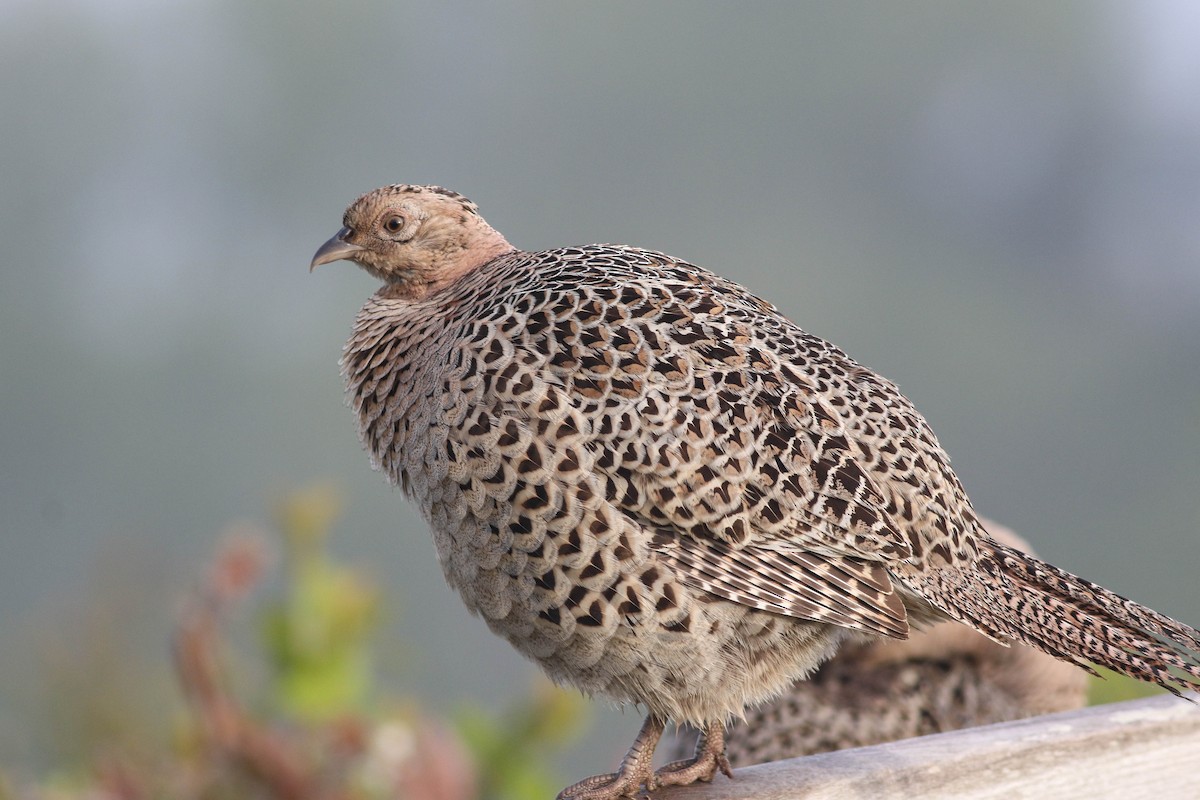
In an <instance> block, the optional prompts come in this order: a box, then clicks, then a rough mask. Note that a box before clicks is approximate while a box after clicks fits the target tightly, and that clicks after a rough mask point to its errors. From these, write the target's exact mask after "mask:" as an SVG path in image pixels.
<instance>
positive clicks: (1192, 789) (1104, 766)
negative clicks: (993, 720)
mask: <svg viewBox="0 0 1200 800" xmlns="http://www.w3.org/2000/svg"><path fill="white" fill-rule="evenodd" d="M1194 697H1195V696H1194V695H1193V698H1194ZM734 775H735V776H736V777H735V778H734V779H733V780H729V779H727V778H725V777H724V776H718V777H717V779H716V780H715V781H714V782H713V783H711V784H700V785H697V786H689V787H685V788H680V789H675V790H672V791H660V792H655V797H656V798H661V800H857V799H858V798H864V799H865V798H870V799H871V800H984V798H988V799H991V798H995V800H1001V798H1003V800H1024V799H1025V798H1029V800H1047V799H1052V800H1075V799H1076V798H1078V800H1105V799H1106V798H1114V799H1115V798H1120V800H1138V799H1139V798H1145V800H1200V705H1197V704H1196V703H1189V702H1187V701H1186V700H1181V699H1179V698H1176V697H1171V696H1167V695H1164V696H1161V697H1152V698H1147V699H1144V700H1131V701H1129V702H1126V703H1113V704H1111V705H1106V706H1094V707H1092V708H1085V709H1081V710H1079V711H1069V712H1066V713H1062V714H1051V715H1048V716H1044V717H1035V718H1032V719H1026V720H1020V721H1018V722H1006V723H1002V724H999V725H988V726H986V727H982V728H971V729H968V730H961V731H954V732H951V733H943V734H937V735H935V736H922V737H920V738H917V739H907V740H904V741H900V742H891V743H889V744H884V745H878V746H875V747H861V748H857V749H854V750H842V751H839V752H836V753H823V754H821V755H815V756H808V757H807V758H795V759H790V760H788V761H779V762H776V763H773V764H761V765H758V766H754V767H746V768H744V769H741V770H736V771H735V772H734Z"/></svg>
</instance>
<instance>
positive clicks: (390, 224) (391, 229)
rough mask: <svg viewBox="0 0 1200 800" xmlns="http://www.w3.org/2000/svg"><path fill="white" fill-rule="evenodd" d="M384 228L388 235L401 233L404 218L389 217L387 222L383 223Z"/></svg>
mask: <svg viewBox="0 0 1200 800" xmlns="http://www.w3.org/2000/svg"><path fill="white" fill-rule="evenodd" d="M383 227H384V228H386V229H387V232H388V233H399V232H400V229H401V228H403V227H404V217H388V220H387V222H385V223H383Z"/></svg>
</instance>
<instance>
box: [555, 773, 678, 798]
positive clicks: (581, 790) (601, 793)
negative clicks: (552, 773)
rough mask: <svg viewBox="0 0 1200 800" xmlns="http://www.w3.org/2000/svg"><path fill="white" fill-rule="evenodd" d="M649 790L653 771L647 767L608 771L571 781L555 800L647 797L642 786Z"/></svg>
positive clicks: (651, 784)
mask: <svg viewBox="0 0 1200 800" xmlns="http://www.w3.org/2000/svg"><path fill="white" fill-rule="evenodd" d="M643 785H644V786H645V787H646V790H647V791H649V790H650V789H653V788H654V787H655V785H656V779H655V775H654V773H652V772H651V771H650V770H648V769H644V770H640V771H630V772H625V771H621V772H610V773H608V774H607V775H593V776H592V777H590V778H584V779H583V780H581V781H579V783H572V784H571V785H570V786H568V787H567V788H565V789H563V790H562V791H561V792H559V793H558V797H557V798H555V800H619V799H620V798H629V797H648V795H646V794H643V793H642V791H641V790H642V786H643Z"/></svg>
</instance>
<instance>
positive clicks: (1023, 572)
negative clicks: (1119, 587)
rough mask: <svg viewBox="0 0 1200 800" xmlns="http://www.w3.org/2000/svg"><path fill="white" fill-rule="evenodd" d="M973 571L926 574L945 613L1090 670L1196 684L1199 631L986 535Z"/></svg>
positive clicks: (1199, 681) (1176, 685) (1176, 686)
mask: <svg viewBox="0 0 1200 800" xmlns="http://www.w3.org/2000/svg"><path fill="white" fill-rule="evenodd" d="M980 545H981V550H980V555H979V559H978V560H977V561H976V562H975V564H974V567H975V568H974V570H963V569H961V568H958V569H954V570H938V571H935V572H933V573H930V574H926V575H923V576H922V577H921V578H919V579H918V580H919V582H920V583H922V584H923V592H922V593H923V594H925V596H926V597H927V598H929V600H930V601H932V602H933V603H935V604H936V605H937V606H938V607H940V608H941V609H942V610H943V611H945V612H946V613H948V614H950V616H952V617H954V618H955V619H958V620H959V621H960V622H964V623H966V624H968V625H971V626H972V627H975V628H978V629H979V630H981V631H982V632H983V633H986V634H987V635H989V636H991V637H993V638H995V639H998V640H1001V641H1003V640H1009V641H1015V642H1020V643H1022V644H1025V645H1029V646H1030V647H1034V648H1036V649H1038V650H1041V651H1043V652H1045V653H1048V654H1050V655H1052V656H1055V657H1056V658H1060V659H1063V660H1065V661H1073V662H1075V663H1076V664H1079V665H1080V666H1082V667H1084V668H1085V669H1088V670H1089V671H1091V672H1094V670H1093V669H1091V667H1090V666H1089V662H1090V663H1094V664H1099V665H1100V666H1103V667H1107V668H1108V669H1111V670H1113V671H1115V672H1119V673H1122V674H1124V675H1128V676H1130V677H1133V678H1137V679H1139V680H1143V681H1147V682H1149V683H1155V684H1158V685H1159V686H1162V687H1163V688H1165V689H1167V690H1169V691H1170V692H1172V693H1174V694H1176V695H1178V694H1181V693H1182V692H1183V691H1188V690H1197V689H1200V631H1197V630H1196V629H1194V628H1191V627H1189V626H1187V625H1184V624H1183V623H1181V622H1177V621H1175V620H1173V619H1171V618H1170V617H1167V616H1165V615H1163V614H1160V613H1158V612H1157V611H1154V610H1152V609H1149V608H1146V607H1145V606H1141V605H1138V604H1137V603H1134V602H1133V601H1131V600H1128V599H1127V598H1124V597H1122V596H1120V595H1119V594H1116V593H1115V592H1111V591H1109V590H1108V589H1105V588H1104V587H1102V586H1097V585H1096V584H1094V583H1092V582H1091V581H1088V580H1085V579H1083V578H1079V577H1077V576H1075V575H1072V574H1071V573H1069V572H1066V571H1065V570H1061V569H1059V568H1058V567H1055V566H1053V565H1051V564H1047V563H1046V562H1044V561H1041V560H1039V559H1037V558H1034V557H1033V556H1030V555H1027V554H1025V553H1023V552H1021V551H1019V550H1014V549H1012V548H1009V547H1005V546H1004V545H1001V544H997V543H996V542H993V541H991V540H990V539H987V538H982V537H981V539H980Z"/></svg>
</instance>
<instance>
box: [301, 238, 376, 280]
mask: <svg viewBox="0 0 1200 800" xmlns="http://www.w3.org/2000/svg"><path fill="white" fill-rule="evenodd" d="M349 235H350V229H349V228H342V229H341V230H340V231H338V232H337V233H335V234H334V235H333V237H332V238H331V239H330V240H329V241H328V242H326V243H325V244H323V245H321V246H320V247H319V248H317V254H316V255H314V256H313V260H312V263H311V264H309V265H308V271H309V272H312V271H313V270H314V269H316V268H317V267H319V266H321V265H322V264H328V263H330V262H333V261H341V260H342V259H347V258H351V257H352V256H353V255H354V254H355V253H357V252H358V251H359V250H362V249H363V248H361V247H359V246H358V245H356V244H351V243H350V242H347V241H346V237H347V236H349Z"/></svg>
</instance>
